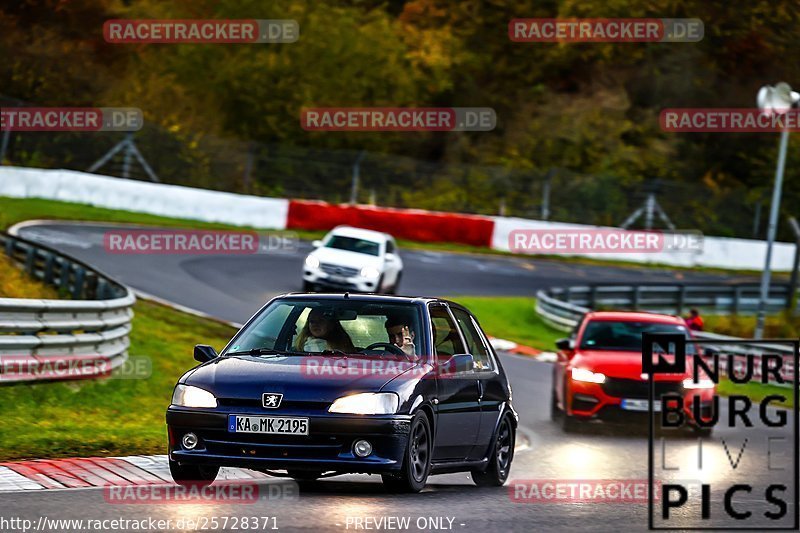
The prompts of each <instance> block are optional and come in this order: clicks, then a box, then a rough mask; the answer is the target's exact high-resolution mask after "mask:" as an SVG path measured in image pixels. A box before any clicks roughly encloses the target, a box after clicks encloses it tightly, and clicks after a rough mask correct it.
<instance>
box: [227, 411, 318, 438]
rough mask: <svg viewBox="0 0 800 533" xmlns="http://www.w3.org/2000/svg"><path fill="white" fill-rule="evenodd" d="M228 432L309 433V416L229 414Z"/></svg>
mask: <svg viewBox="0 0 800 533" xmlns="http://www.w3.org/2000/svg"><path fill="white" fill-rule="evenodd" d="M228 432H230V433H264V434H267V435H308V418H287V417H284V416H247V415H228Z"/></svg>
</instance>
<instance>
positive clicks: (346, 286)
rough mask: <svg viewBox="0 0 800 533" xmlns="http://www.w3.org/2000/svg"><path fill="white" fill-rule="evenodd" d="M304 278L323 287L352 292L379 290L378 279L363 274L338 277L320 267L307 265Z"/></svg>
mask: <svg viewBox="0 0 800 533" xmlns="http://www.w3.org/2000/svg"><path fill="white" fill-rule="evenodd" d="M303 280H304V281H306V282H308V283H312V284H314V285H316V286H318V287H321V288H330V289H339V290H347V291H351V292H378V291H379V289H380V287H378V279H377V278H375V279H373V278H365V277H363V276H350V277H337V276H331V275H329V274H327V273H325V272H323V271H322V270H319V269H310V268H308V267H305V269H304V270H303Z"/></svg>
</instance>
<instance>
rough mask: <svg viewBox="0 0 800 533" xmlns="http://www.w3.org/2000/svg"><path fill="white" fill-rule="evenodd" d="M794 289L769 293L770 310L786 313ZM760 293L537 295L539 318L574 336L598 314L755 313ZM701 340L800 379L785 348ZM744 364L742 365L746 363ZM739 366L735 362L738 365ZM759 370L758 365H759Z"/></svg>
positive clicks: (691, 288)
mask: <svg viewBox="0 0 800 533" xmlns="http://www.w3.org/2000/svg"><path fill="white" fill-rule="evenodd" d="M789 294H790V290H789V285H788V284H773V285H772V287H771V290H770V294H769V298H768V305H767V308H768V309H769V310H772V311H775V310H780V309H784V308H786V307H787V303H788V301H789ZM758 295H759V287H758V285H757V284H753V283H739V284H730V285H727V284H726V285H722V284H717V285H714V284H674V283H672V284H665V283H660V284H647V285H637V286H632V285H600V284H597V285H588V286H579V287H568V288H555V289H548V290H540V291H539V292H538V293H537V294H536V312H537V313H538V314H539V316H541V317H542V319H543V320H544V321H545V322H547V323H549V324H550V325H551V326H553V327H555V328H556V329H560V330H563V331H569V330H571V329H572V328H574V327H575V326H576V325H577V324H578V322H579V321H580V319H581V317H582V316H583V315H584V314H585V313H588V312H589V311H591V310H593V309H603V308H609V309H627V310H641V311H645V310H646V311H659V312H666V313H672V314H678V315H679V314H682V312H683V310H684V309H685V308H689V307H698V308H702V309H707V310H713V311H715V312H717V313H738V312H751V311H754V310H755V309H756V305H757V304H758ZM694 336H695V337H696V338H697V339H700V340H707V341H716V342H714V343H713V344H711V343H709V344H705V345H704V346H709V347H714V348H716V349H717V350H718V351H720V352H722V353H724V354H732V355H733V356H745V355H747V354H755V355H761V354H765V353H770V354H776V355H780V356H781V357H782V358H783V361H784V364H783V367H782V370H783V374H782V375H783V377H784V379H786V381H787V382H792V381H793V380H794V377H795V368H794V351H793V349H792V348H791V347H790V346H788V345H786V344H769V343H764V342H759V341H753V342H749V343H736V344H731V343H726V342H725V341H726V340H728V341H735V340H738V341H741V340H742V339H740V338H737V337H729V336H727V335H719V334H716V333H710V332H705V331H699V332H694ZM727 362H728V361H727V358H725V357H723V358H722V359H721V360H720V367H721V368H722V369H723V370H724V369H726V367H727ZM741 362H743V361H741ZM739 363H740V360H737V359H734V364H739ZM756 366H759V365H756Z"/></svg>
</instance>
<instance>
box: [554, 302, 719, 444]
mask: <svg viewBox="0 0 800 533" xmlns="http://www.w3.org/2000/svg"><path fill="white" fill-rule="evenodd" d="M642 333H682V334H684V335H686V336H687V337H688V338H692V336H691V333H690V331H689V329H688V328H687V327H686V324H685V323H684V321H683V319H681V318H679V317H676V316H671V315H661V314H655V313H638V312H608V311H598V312H592V313H587V314H586V315H584V317H583V318H582V319H581V321H580V322H579V323H578V325H577V326H576V327H575V329H574V330H573V331H572V333H571V335H570V336H569V338H566V339H560V340H559V341H557V342H556V347H557V348H558V350H559V351H558V360H557V362H556V364H555V365H553V391H552V400H551V415H552V418H553V420H557V421H560V422H561V424H562V427H563V428H564V430H567V431H568V430H570V429H573V428H574V427H575V425H576V423H577V422H578V421H590V420H602V421H608V422H625V421H632V420H636V419H637V418H638V420H639V421H641V420H642V419H644V420H646V413H647V412H648V379H647V375H646V374H643V373H642ZM694 349H696V348H695V345H694V344H692V343H687V345H686V350H687V354H688V353H691V352H692V350H694ZM690 367H691V365H687V368H686V373H685V374H657V375H656V376H655V398H660V397H661V395H663V394H666V393H677V394H680V395H682V396H683V398H684V412H685V415H686V416H687V420H689V421H693V420H694V417H693V416H692V402H693V397H694V396H699V397H700V402H701V403H700V416H701V417H702V418H703V419H704V420H705V419H707V418H710V413H711V408H712V402H713V397H714V391H715V384H714V382H712V381H711V380H709V379H700V380H698V382H697V383H695V382H694V380H693V379H692V374H691V368H690ZM654 408H655V409H656V410H660V408H661V405H660V402H658V400H657V401H656V404H655V406H654ZM642 413H644V414H645V416H644V417H643V416H642ZM694 428H695V429H696V430H697V431H698V432H700V433H705V434H708V433H710V428H701V427H700V426H697V425H694Z"/></svg>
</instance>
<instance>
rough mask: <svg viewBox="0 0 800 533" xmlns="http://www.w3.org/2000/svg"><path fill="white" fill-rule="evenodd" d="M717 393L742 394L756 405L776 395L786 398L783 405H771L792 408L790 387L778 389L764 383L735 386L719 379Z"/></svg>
mask: <svg viewBox="0 0 800 533" xmlns="http://www.w3.org/2000/svg"><path fill="white" fill-rule="evenodd" d="M717 392H718V393H719V394H720V395H722V396H730V395H732V394H742V395H745V396H747V397H749V398H750V399H751V400H752V401H753V404H757V403H758V402H760V401H761V400H763V399H764V398H766V397H767V396H769V395H771V394H778V395H781V396H783V397H784V398H786V402H785V403H772V405H782V406H784V407H787V408H789V409H791V408H792V407H794V393H793V392H792V388H791V387H779V386H777V385H770V384H766V383H745V384H737V383H733V382H731V381H729V380H727V379H721V378H720V383H719V385H718V386H717Z"/></svg>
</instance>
